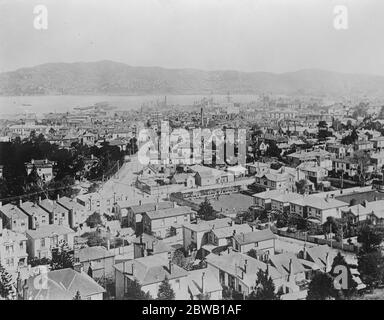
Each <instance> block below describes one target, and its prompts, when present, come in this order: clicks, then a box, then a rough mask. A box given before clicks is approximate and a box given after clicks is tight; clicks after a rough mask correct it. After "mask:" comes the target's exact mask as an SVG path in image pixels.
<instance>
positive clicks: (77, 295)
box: [72, 290, 82, 300]
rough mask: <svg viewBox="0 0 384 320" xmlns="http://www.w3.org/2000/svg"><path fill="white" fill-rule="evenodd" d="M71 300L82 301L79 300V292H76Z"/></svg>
mask: <svg viewBox="0 0 384 320" xmlns="http://www.w3.org/2000/svg"><path fill="white" fill-rule="evenodd" d="M72 300H82V299H81V295H80V291H79V290H77V291H76V295H75V296H74V297H73V299H72Z"/></svg>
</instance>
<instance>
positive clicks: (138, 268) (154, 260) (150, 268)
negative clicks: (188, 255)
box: [115, 255, 188, 286]
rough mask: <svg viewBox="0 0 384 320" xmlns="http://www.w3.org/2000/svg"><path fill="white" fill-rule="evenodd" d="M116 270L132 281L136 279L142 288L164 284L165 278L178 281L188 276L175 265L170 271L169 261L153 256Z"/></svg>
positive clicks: (119, 266)
mask: <svg viewBox="0 0 384 320" xmlns="http://www.w3.org/2000/svg"><path fill="white" fill-rule="evenodd" d="M115 269H117V270H118V271H120V272H121V273H124V274H125V276H127V277H128V278H130V279H136V280H137V281H138V282H139V283H140V284H141V285H142V286H145V285H149V284H153V283H159V282H162V281H163V280H164V279H165V278H167V279H169V280H171V279H177V278H182V277H186V276H188V272H187V271H186V270H184V269H182V268H180V267H179V266H177V265H175V264H173V265H172V271H171V272H170V270H169V264H168V261H167V260H166V259H165V258H163V257H161V256H159V255H151V256H146V257H142V258H138V259H134V260H130V261H126V262H121V263H118V264H116V265H115Z"/></svg>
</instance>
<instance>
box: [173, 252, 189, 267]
mask: <svg viewBox="0 0 384 320" xmlns="http://www.w3.org/2000/svg"><path fill="white" fill-rule="evenodd" d="M172 263H174V264H175V265H177V266H179V267H180V268H185V266H186V259H185V255H184V253H183V252H182V251H181V250H175V251H174V252H173V255H172Z"/></svg>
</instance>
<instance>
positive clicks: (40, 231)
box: [26, 224, 75, 239]
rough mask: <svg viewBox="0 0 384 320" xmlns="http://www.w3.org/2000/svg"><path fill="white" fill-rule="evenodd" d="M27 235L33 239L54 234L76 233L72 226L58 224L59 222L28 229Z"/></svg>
mask: <svg viewBox="0 0 384 320" xmlns="http://www.w3.org/2000/svg"><path fill="white" fill-rule="evenodd" d="M26 233H27V235H28V236H29V237H30V238H32V239H41V238H47V237H51V236H53V235H65V234H70V233H75V231H73V230H72V229H71V228H68V227H65V226H62V225H57V224H49V225H46V226H41V227H39V228H37V229H36V230H27V231H26Z"/></svg>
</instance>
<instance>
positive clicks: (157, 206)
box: [155, 203, 159, 211]
mask: <svg viewBox="0 0 384 320" xmlns="http://www.w3.org/2000/svg"><path fill="white" fill-rule="evenodd" d="M157 210H159V205H158V204H157V203H156V204H155V211H157Z"/></svg>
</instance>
